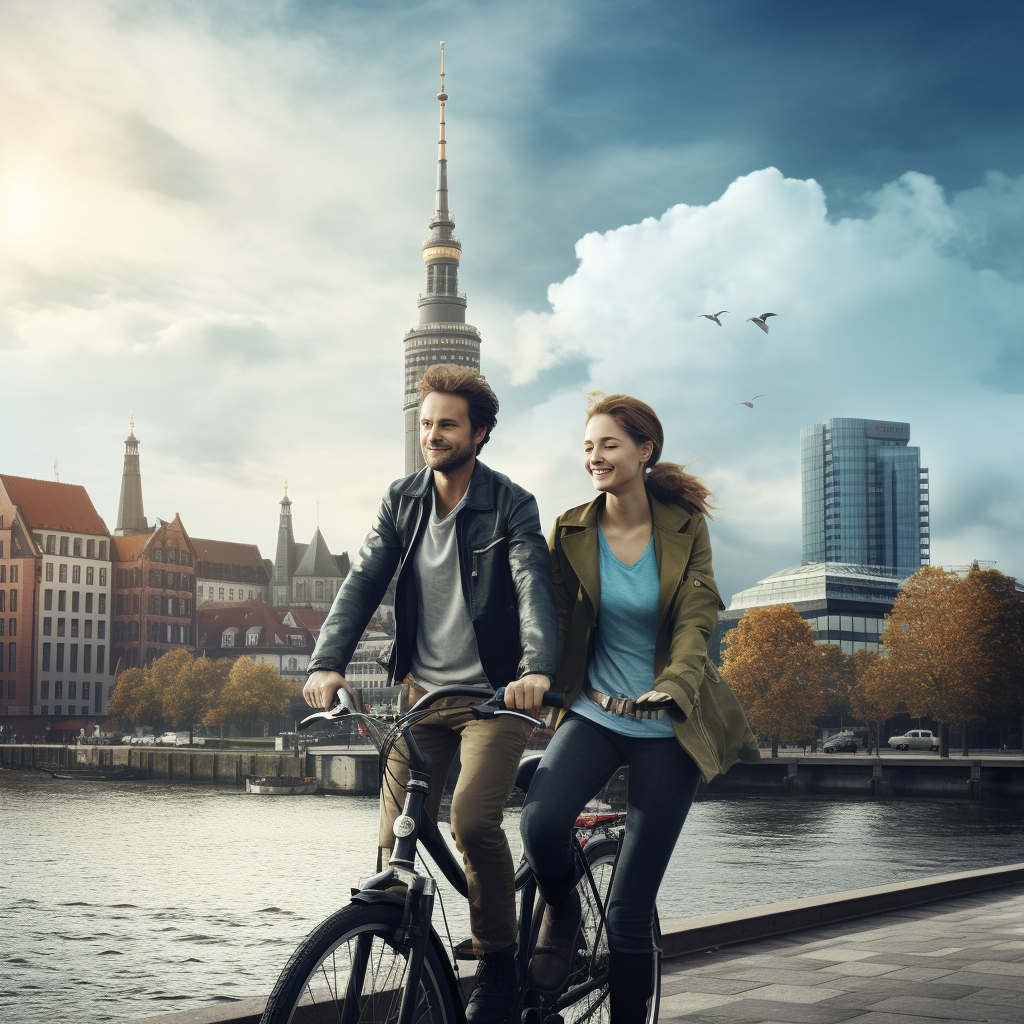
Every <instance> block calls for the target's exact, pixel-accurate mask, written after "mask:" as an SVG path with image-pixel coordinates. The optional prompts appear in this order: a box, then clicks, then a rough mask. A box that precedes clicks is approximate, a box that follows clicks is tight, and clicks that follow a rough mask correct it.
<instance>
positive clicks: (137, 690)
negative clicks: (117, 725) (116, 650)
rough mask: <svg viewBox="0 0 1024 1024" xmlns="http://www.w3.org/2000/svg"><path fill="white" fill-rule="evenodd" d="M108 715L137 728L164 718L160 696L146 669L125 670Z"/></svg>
mask: <svg viewBox="0 0 1024 1024" xmlns="http://www.w3.org/2000/svg"><path fill="white" fill-rule="evenodd" d="M107 714H109V715H111V716H112V717H114V718H120V719H123V720H124V721H126V722H131V724H132V725H135V726H138V725H150V724H152V723H153V722H156V721H157V720H159V719H160V718H161V717H162V709H161V704H160V695H159V694H158V692H157V689H156V687H155V686H154V685H153V680H152V679H151V678H150V674H149V672H148V671H147V670H146V669H144V668H129V669H125V671H124V672H122V673H121V674H120V675H119V676H118V677H117V682H116V683H115V684H114V692H113V693H112V694H111V695H110V700H108V701H107Z"/></svg>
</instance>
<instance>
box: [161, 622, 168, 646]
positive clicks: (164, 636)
mask: <svg viewBox="0 0 1024 1024" xmlns="http://www.w3.org/2000/svg"><path fill="white" fill-rule="evenodd" d="M160 643H162V644H166V643H170V641H169V640H168V639H167V623H166V622H161V623H160Z"/></svg>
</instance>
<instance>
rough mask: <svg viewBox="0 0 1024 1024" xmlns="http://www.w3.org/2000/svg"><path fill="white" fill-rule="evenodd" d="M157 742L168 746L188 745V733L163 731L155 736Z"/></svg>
mask: <svg viewBox="0 0 1024 1024" xmlns="http://www.w3.org/2000/svg"><path fill="white" fill-rule="evenodd" d="M156 742H157V743H160V744H164V745H166V746H169V747H187V746H188V733H187V732H165V733H164V734H163V735H162V736H159V737H157V741H156Z"/></svg>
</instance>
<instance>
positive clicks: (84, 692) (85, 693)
mask: <svg viewBox="0 0 1024 1024" xmlns="http://www.w3.org/2000/svg"><path fill="white" fill-rule="evenodd" d="M86 671H88V669H86ZM88 699H89V684H88V683H87V682H83V683H82V700H88ZM87 713H88V712H87V711H86V710H85V708H82V714H83V715H84V714H87Z"/></svg>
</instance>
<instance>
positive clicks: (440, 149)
mask: <svg viewBox="0 0 1024 1024" xmlns="http://www.w3.org/2000/svg"><path fill="white" fill-rule="evenodd" d="M447 99H448V93H446V92H445V91H444V40H443V39H442V40H441V91H440V92H439V93H438V94H437V101H438V103H440V104H441V135H440V137H439V138H438V140H437V159H438V160H445V159H447V158H446V156H445V152H444V147H445V140H444V105H445V101H446V100H447Z"/></svg>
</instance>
